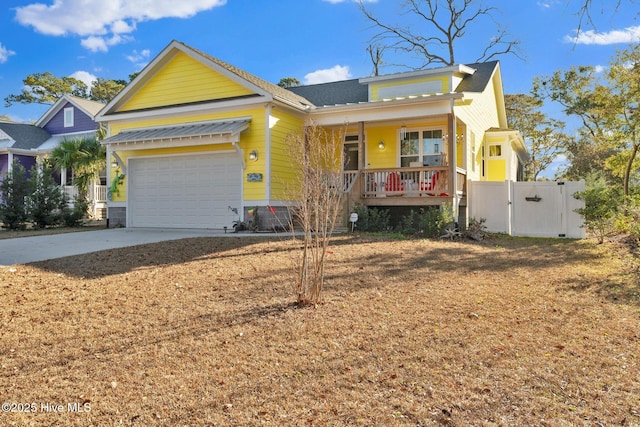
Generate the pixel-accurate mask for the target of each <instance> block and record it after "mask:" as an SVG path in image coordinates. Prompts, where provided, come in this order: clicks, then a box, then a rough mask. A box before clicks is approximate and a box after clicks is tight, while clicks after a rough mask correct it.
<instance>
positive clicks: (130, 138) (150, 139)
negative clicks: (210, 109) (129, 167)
mask: <svg viewBox="0 0 640 427" xmlns="http://www.w3.org/2000/svg"><path fill="white" fill-rule="evenodd" d="M249 123H250V119H241V120H225V121H215V122H202V123H186V124H183V125H174V126H163V127H153V128H144V129H127V130H123V131H122V132H120V133H118V134H117V135H113V136H110V137H108V138H105V139H104V140H103V141H102V143H103V144H105V145H112V146H114V148H116V147H118V148H123V147H124V146H130V145H138V144H142V145H144V146H145V148H146V146H147V145H150V146H154V147H158V146H163V147H167V146H179V145H203V144H220V143H236V142H238V141H239V140H240V133H242V132H243V131H245V130H247V129H248V128H249Z"/></svg>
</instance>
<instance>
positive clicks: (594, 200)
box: [574, 185, 620, 243]
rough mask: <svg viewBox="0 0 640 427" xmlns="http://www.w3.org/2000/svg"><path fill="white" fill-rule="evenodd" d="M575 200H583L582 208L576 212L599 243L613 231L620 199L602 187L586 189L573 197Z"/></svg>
mask: <svg viewBox="0 0 640 427" xmlns="http://www.w3.org/2000/svg"><path fill="white" fill-rule="evenodd" d="M574 197H575V198H577V199H580V200H584V204H585V206H584V208H580V209H576V212H577V213H579V214H580V215H582V217H583V218H584V226H585V227H586V229H587V231H588V232H590V233H592V234H593V235H594V236H595V237H596V238H597V239H598V242H599V243H602V242H604V238H605V236H606V235H607V234H609V233H610V232H611V231H613V229H614V219H615V216H616V213H617V208H618V205H619V204H620V197H619V195H618V194H616V193H614V192H613V191H611V189H610V188H607V187H604V186H599V185H598V186H594V187H591V188H587V189H586V190H585V191H584V192H579V193H576V194H575V195H574Z"/></svg>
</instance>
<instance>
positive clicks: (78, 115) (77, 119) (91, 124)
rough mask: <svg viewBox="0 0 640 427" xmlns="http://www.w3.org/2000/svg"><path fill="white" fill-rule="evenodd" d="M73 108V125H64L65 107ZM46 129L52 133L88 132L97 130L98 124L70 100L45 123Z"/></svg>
mask: <svg viewBox="0 0 640 427" xmlns="http://www.w3.org/2000/svg"><path fill="white" fill-rule="evenodd" d="M69 107H72V108H73V126H71V127H64V109H65V108H69ZM43 128H44V130H46V131H47V132H49V133H50V134H51V135H59V134H62V133H72V132H86V131H90V130H96V129H97V128H98V125H97V124H96V122H95V121H93V117H91V116H88V115H86V114H85V113H84V112H83V111H82V110H80V109H79V108H77V107H76V106H75V105H73V104H72V103H70V102H67V103H66V104H65V105H64V107H62V108H61V109H60V111H58V112H57V113H56V114H55V115H54V116H53V117H52V118H51V120H49V121H48V122H47V123H46V124H45V125H44V127H43Z"/></svg>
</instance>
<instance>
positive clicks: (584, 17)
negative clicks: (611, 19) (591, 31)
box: [567, 0, 638, 33]
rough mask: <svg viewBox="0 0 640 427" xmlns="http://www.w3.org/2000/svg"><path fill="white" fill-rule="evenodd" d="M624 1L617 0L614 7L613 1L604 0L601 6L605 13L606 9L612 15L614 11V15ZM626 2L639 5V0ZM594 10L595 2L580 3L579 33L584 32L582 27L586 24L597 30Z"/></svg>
mask: <svg viewBox="0 0 640 427" xmlns="http://www.w3.org/2000/svg"><path fill="white" fill-rule="evenodd" d="M569 1H570V0H567V3H569ZM622 1H623V0H616V1H615V5H614V4H613V3H614V2H612V1H611V0H602V1H601V5H602V8H603V11H604V10H605V8H606V11H607V13H611V11H613V14H615V13H617V12H618V9H619V8H620V5H621V4H622ZM626 1H627V2H628V3H631V4H638V0H626ZM611 6H613V7H611ZM593 9H594V4H593V0H581V1H580V6H579V8H578V11H577V15H578V18H579V21H578V30H577V31H578V33H579V32H580V31H581V30H582V27H583V26H584V25H585V24H588V25H589V26H591V27H594V28H595V21H594V20H593V15H592V13H593Z"/></svg>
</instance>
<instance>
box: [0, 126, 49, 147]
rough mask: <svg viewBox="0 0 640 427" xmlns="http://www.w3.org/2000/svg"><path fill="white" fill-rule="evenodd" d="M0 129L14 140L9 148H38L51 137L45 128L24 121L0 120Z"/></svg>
mask: <svg viewBox="0 0 640 427" xmlns="http://www.w3.org/2000/svg"><path fill="white" fill-rule="evenodd" d="M0 129H2V131H3V132H4V133H6V134H7V135H9V136H10V137H11V138H12V139H13V140H14V141H15V143H14V144H13V145H12V146H11V148H18V149H22V150H31V149H34V148H38V147H39V146H40V145H41V144H42V143H43V142H45V141H46V140H47V139H49V138H50V137H51V135H50V134H49V132H47V131H46V130H44V129H42V128H40V127H38V126H35V125H30V124H26V123H9V122H0Z"/></svg>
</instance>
